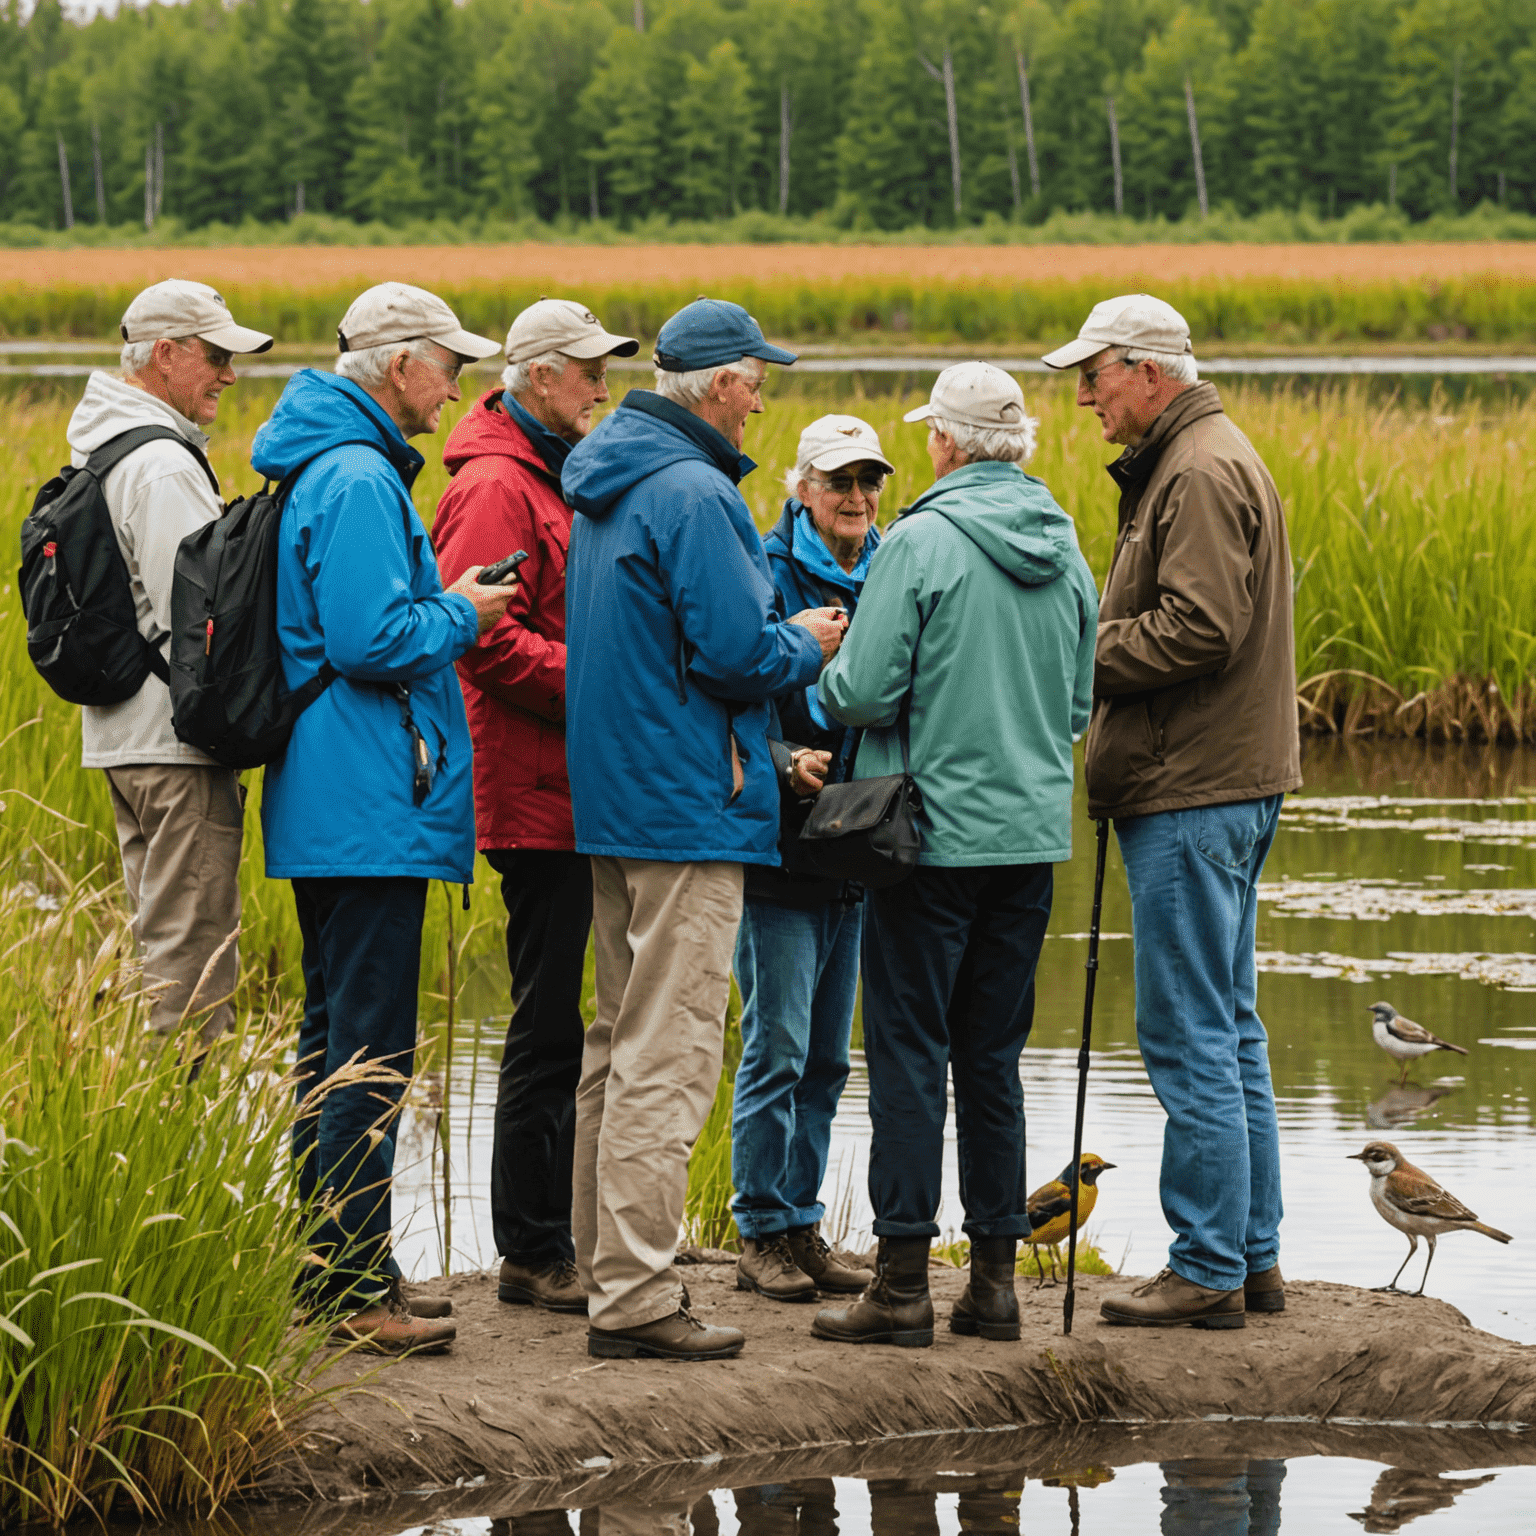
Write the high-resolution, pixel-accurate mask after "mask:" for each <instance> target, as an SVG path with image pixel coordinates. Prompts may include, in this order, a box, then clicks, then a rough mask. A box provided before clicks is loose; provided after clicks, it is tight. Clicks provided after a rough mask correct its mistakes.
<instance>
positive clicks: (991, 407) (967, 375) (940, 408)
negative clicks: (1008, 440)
mask: <svg viewBox="0 0 1536 1536" xmlns="http://www.w3.org/2000/svg"><path fill="white" fill-rule="evenodd" d="M930 416H942V417H943V418H944V420H945V421H953V422H957V423H959V424H961V425H963V426H967V427H991V428H1002V429H1004V430H1005V431H1006V430H1009V429H1013V428H1022V427H1023V425H1024V420H1025V415H1024V391H1023V390H1022V389H1020V388H1019V386H1018V383H1017V381H1016V380H1015V379H1014V377H1013V375H1012V374H1009V373H1004V372H1003V370H1002V369H1001V368H998V367H995V366H994V365H993V364H991V363H979V362H978V363H955V364H954V365H953V366H952V367H949V368H946V369H945V370H944V372H943V373H941V374H940V375H939V376H938V378H937V379H935V380H934V384H933V392H932V394H930V395H929V396H928V404H927V405H920V406H918V408H917V409H916V410H915V411H908V412H907V414H906V415H905V416H903V417H902V420H903V421H927V419H928V418H929V417H930Z"/></svg>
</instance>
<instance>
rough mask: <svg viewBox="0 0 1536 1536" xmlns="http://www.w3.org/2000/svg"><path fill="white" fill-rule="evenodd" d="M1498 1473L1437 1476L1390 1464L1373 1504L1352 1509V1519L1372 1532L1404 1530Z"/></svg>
mask: <svg viewBox="0 0 1536 1536" xmlns="http://www.w3.org/2000/svg"><path fill="white" fill-rule="evenodd" d="M1494 1476H1495V1474H1494V1473H1492V1472H1490V1473H1488V1474H1487V1475H1486V1476H1484V1477H1436V1476H1435V1475H1434V1473H1432V1472H1410V1471H1408V1470H1407V1469H1406V1468H1404V1467H1388V1468H1387V1470H1386V1471H1385V1472H1383V1473H1382V1474H1381V1476H1380V1477H1378V1478H1377V1479H1376V1486H1375V1487H1374V1488H1372V1489H1371V1502H1370V1505H1369V1506H1368V1507H1367V1508H1365V1509H1362V1510H1358V1511H1355V1510H1351V1511H1350V1515H1349V1518H1350V1519H1351V1520H1358V1521H1359V1522H1360V1524H1361V1525H1362V1526H1364V1527H1365V1529H1366V1530H1368V1531H1372V1532H1385V1531H1400V1530H1402V1528H1403V1527H1404V1526H1405V1525H1407V1524H1408V1522H1409V1521H1410V1520H1417V1519H1418V1518H1419V1516H1420V1515H1430V1514H1433V1513H1434V1512H1435V1511H1436V1510H1437V1509H1449V1508H1450V1507H1451V1505H1452V1504H1454V1503H1455V1502H1456V1498H1457V1495H1458V1494H1463V1493H1465V1492H1466V1491H1467V1489H1469V1488H1481V1487H1482V1486H1483V1484H1484V1483H1491V1482H1492V1481H1493V1479H1494Z"/></svg>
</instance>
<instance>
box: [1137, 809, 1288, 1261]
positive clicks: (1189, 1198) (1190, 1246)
mask: <svg viewBox="0 0 1536 1536" xmlns="http://www.w3.org/2000/svg"><path fill="white" fill-rule="evenodd" d="M1283 799H1284V797H1283V796H1282V795H1271V796H1269V797H1268V798H1267V799H1264V800H1244V801H1241V802H1239V803H1238V804H1235V805H1205V806H1199V807H1196V808H1195V809H1193V810H1188V811H1164V812H1162V813H1161V814H1159V815H1155V816H1137V817H1132V818H1129V819H1125V820H1121V821H1117V822H1116V823H1115V835H1116V836H1117V837H1118V839H1119V841H1120V854H1121V857H1122V858H1123V859H1124V860H1125V874H1126V880H1127V883H1128V884H1129V886H1130V890H1131V917H1132V922H1133V924H1134V927H1135V934H1136V1034H1137V1037H1138V1039H1139V1040H1140V1042H1141V1055H1142V1060H1143V1061H1144V1062H1145V1063H1146V1068H1147V1076H1148V1077H1149V1078H1150V1079H1151V1080H1152V1088H1153V1091H1154V1092H1155V1093H1156V1094H1157V1097H1158V1100H1159V1102H1160V1103H1161V1104H1162V1106H1163V1109H1164V1110H1165V1111H1166V1113H1167V1115H1168V1126H1167V1129H1166V1130H1165V1131H1164V1133H1163V1169H1162V1199H1163V1215H1164V1216H1165V1217H1166V1218H1167V1221H1168V1225H1169V1226H1170V1227H1172V1228H1173V1231H1174V1240H1173V1246H1172V1248H1171V1249H1170V1250H1169V1255H1168V1264H1169V1267H1170V1268H1171V1269H1172V1270H1173V1272H1174V1273H1175V1274H1177V1275H1182V1276H1183V1277H1184V1279H1186V1280H1191V1281H1193V1282H1194V1283H1195V1284H1196V1285H1204V1286H1208V1287H1210V1288H1211V1289H1213V1290H1219V1291H1232V1290H1236V1289H1237V1288H1238V1287H1239V1286H1240V1285H1241V1284H1242V1283H1243V1280H1244V1278H1245V1277H1246V1276H1247V1275H1249V1274H1253V1273H1258V1272H1259V1271H1260V1270H1265V1269H1268V1268H1269V1267H1270V1266H1271V1265H1272V1264H1274V1263H1275V1262H1276V1260H1277V1258H1278V1257H1279V1253H1280V1236H1279V1228H1280V1218H1281V1215H1282V1214H1283V1211H1282V1208H1281V1203H1280V1132H1279V1127H1278V1125H1277V1123H1276V1120H1275V1096H1274V1091H1273V1089H1272V1088H1271V1087H1270V1081H1269V1037H1268V1035H1266V1034H1265V1033H1264V1025H1263V1023H1262V1022H1261V1021H1260V1019H1259V1014H1258V1006H1257V1005H1258V978H1257V975H1256V973H1255V969H1254V960H1253V946H1254V932H1255V929H1256V926H1257V922H1258V883H1259V874H1260V872H1261V871H1262V870H1263V868H1264V859H1265V857H1266V855H1267V854H1268V853H1269V845H1270V844H1271V843H1272V842H1273V841H1274V837H1275V829H1276V828H1277V827H1278V826H1279V824H1280V805H1281V801H1282V800H1283Z"/></svg>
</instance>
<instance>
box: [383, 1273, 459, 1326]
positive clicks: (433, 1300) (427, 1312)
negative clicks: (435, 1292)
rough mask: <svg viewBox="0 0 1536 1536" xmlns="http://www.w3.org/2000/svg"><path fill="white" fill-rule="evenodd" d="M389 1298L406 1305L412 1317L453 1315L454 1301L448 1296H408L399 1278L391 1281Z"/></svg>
mask: <svg viewBox="0 0 1536 1536" xmlns="http://www.w3.org/2000/svg"><path fill="white" fill-rule="evenodd" d="M387 1300H388V1301H389V1302H390V1303H392V1304H393V1305H395V1306H400V1307H404V1308H405V1310H406V1311H407V1312H409V1313H410V1314H411V1316H412V1317H434V1318H435V1317H452V1316H453V1302H452V1301H451V1300H450V1299H449V1298H448V1297H447V1296H407V1295H406V1294H405V1287H404V1286H402V1285H401V1284H400V1282H399V1281H398V1280H391V1281H390V1282H389V1295H388V1297H387Z"/></svg>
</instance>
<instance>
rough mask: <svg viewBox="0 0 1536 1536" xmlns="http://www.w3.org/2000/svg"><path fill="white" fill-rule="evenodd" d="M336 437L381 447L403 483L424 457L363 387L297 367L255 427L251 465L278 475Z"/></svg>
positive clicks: (413, 474) (321, 450) (272, 477)
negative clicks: (266, 416)
mask: <svg viewBox="0 0 1536 1536" xmlns="http://www.w3.org/2000/svg"><path fill="white" fill-rule="evenodd" d="M341 443H367V444H369V445H370V446H371V447H376V448H378V449H380V450H381V451H382V452H383V453H384V454H385V456H386V457H387V458H388V459H389V461H390V463H391V464H393V465H394V467H395V469H396V470H397V471H398V473H399V475H400V478H401V479H402V480H403V481H404V482H405V483H406V486H407V487H409V486H410V485H411V483H412V482H413V481H414V480H415V478H416V476H417V474H418V473H420V471H421V467H422V465H423V464H424V463H425V462H426V461H425V460H424V459H423V458H422V456H421V455H420V454H419V453H417V452H416V450H415V449H414V448H412V447H411V445H410V444H409V443H407V442H406V440H405V438H404V437H403V436H402V435H401V432H400V429H399V427H397V426H396V425H395V424H394V422H393V421H391V420H390V419H389V417H388V416H387V415H386V414H385V412H384V408H383V406H381V405H380V404H379V403H378V401H376V400H374V399H373V398H372V396H370V395H369V394H368V392H367V391H366V390H364V389H361V388H360V387H359V386H358V385H356V384H354V383H353V382H352V381H351V380H350V379H344V378H342V377H341V375H340V374H335V373H321V372H320V371H319V370H318V369H316V368H301V369H300V370H299V371H298V372H297V373H296V374H294V376H293V377H292V378H291V379H289V380H288V383H287V386H286V387H285V388H284V390H283V393H282V395H281V396H280V397H279V399H278V402H277V405H276V406H275V407H274V408H273V411H272V414H271V416H269V417H268V418H267V420H266V421H265V422H263V423H262V426H261V430H260V431H259V432H257V434H256V440H255V442H254V443H252V445H251V466H252V468H254V469H255V471H256V472H257V474H259V475H265V476H266V477H267V479H269V480H282V479H284V478H286V477H287V476H288V475H290V474H292V473H293V471H294V470H296V469H298V468H299V467H300V466H302V465H304V464H307V463H308V462H309V461H310V460H311V459H312V458H314V457H315V456H316V455H317V454H320V453H324V452H325V451H326V449H327V448H335V447H336V446H337V445H338V444H341Z"/></svg>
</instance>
